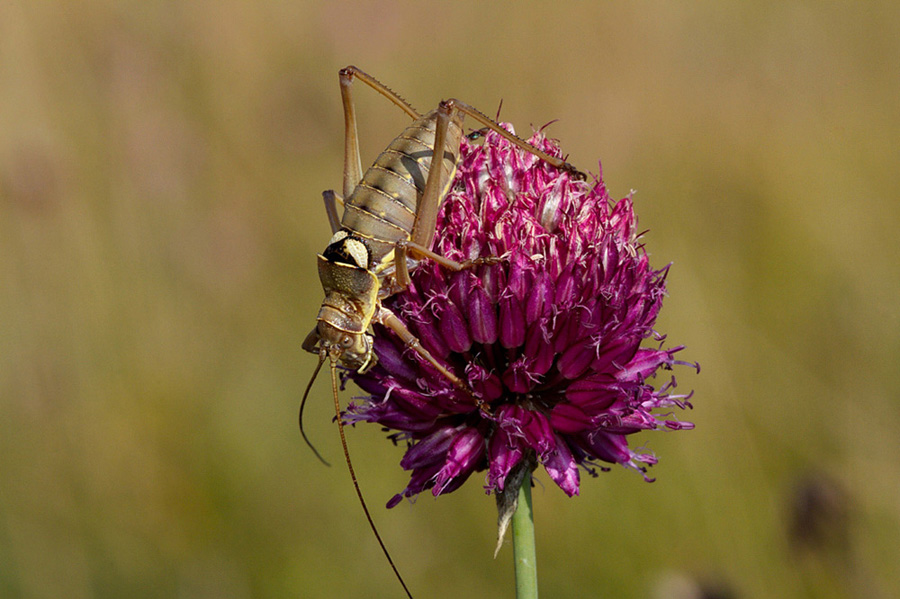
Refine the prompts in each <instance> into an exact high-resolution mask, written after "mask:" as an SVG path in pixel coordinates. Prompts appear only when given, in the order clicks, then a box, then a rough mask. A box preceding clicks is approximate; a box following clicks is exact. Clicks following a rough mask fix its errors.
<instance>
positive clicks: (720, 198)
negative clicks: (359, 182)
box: [0, 0, 900, 599]
mask: <svg viewBox="0 0 900 599" xmlns="http://www.w3.org/2000/svg"><path fill="white" fill-rule="evenodd" d="M504 4H506V3H504ZM347 64H356V65H358V66H360V67H362V68H364V69H365V70H367V71H368V72H370V73H372V74H373V75H375V76H376V77H378V78H379V79H381V80H382V81H384V82H385V83H387V84H388V85H390V86H391V87H392V88H394V89H395V90H397V91H399V92H400V93H402V95H404V97H406V98H407V99H409V100H410V102H412V104H413V105H414V106H416V107H418V108H419V109H420V110H427V109H430V108H431V107H433V106H435V105H436V103H437V101H438V100H439V99H441V98H444V97H450V96H457V97H459V98H461V99H464V100H466V101H468V102H470V103H472V104H474V105H475V106H478V107H480V108H481V109H482V110H483V111H484V112H486V113H488V114H494V113H495V112H496V111H497V108H498V106H499V105H500V102H501V100H502V101H503V106H502V113H501V117H502V119H503V120H507V121H511V122H513V123H514V124H515V125H516V127H517V128H518V130H519V131H520V132H522V133H525V134H527V133H529V132H530V130H531V128H532V127H540V126H542V125H544V124H546V123H547V122H549V121H551V120H554V119H558V121H557V122H556V123H555V124H553V125H552V126H551V127H550V129H549V132H550V134H551V135H553V136H555V137H557V138H559V139H561V140H562V144H563V148H564V150H566V151H567V152H569V155H570V159H571V161H572V162H573V163H575V164H577V165H579V166H581V167H582V168H584V169H587V170H592V171H594V172H596V171H597V169H598V161H600V160H602V163H603V173H604V177H605V179H606V181H607V183H608V185H609V187H610V189H611V191H612V193H613V195H614V196H615V197H622V196H624V195H626V194H628V193H629V191H630V190H632V189H634V190H635V191H636V196H635V200H636V207H637V211H638V214H639V215H640V218H641V225H642V228H646V229H649V233H648V234H647V236H646V237H645V240H646V242H647V245H648V249H649V251H650V253H651V256H652V260H653V261H654V263H655V265H656V266H657V267H661V266H663V265H665V264H666V263H668V262H670V261H671V262H673V267H672V270H671V273H670V276H669V292H670V294H669V298H668V299H667V302H666V305H665V307H664V310H663V314H662V317H661V319H660V322H659V327H658V328H659V330H660V331H662V332H665V333H668V335H669V341H670V342H671V343H672V344H682V343H683V344H686V345H687V346H688V349H687V350H686V351H685V352H683V353H682V354H681V356H682V357H684V358H685V359H690V360H697V361H699V362H701V364H702V372H701V373H700V375H699V376H698V375H694V374H693V373H692V372H691V371H690V370H688V369H683V370H682V371H681V372H680V387H679V389H684V390H689V389H694V390H695V392H696V393H695V396H694V399H693V403H694V405H695V409H694V410H693V412H691V413H690V414H688V415H686V417H688V418H689V419H691V420H693V421H694V422H695V423H696V425H697V428H696V430H694V431H691V432H680V433H644V434H643V435H641V436H639V437H637V438H635V439H634V442H635V443H637V444H638V445H644V446H646V447H648V448H649V449H651V450H653V451H655V452H656V453H657V455H658V456H659V457H660V459H661V462H660V464H659V465H658V466H657V467H655V468H653V470H652V471H651V474H653V475H654V476H655V477H656V478H657V481H656V482H655V483H653V484H647V483H645V482H643V480H642V479H641V477H640V476H638V475H636V474H635V473H633V472H629V471H625V470H623V469H621V468H615V469H613V470H612V472H609V473H607V474H604V475H603V476H601V477H600V478H598V479H586V480H585V481H584V482H583V485H582V493H581V496H580V497H578V498H573V499H569V498H566V497H565V496H564V494H563V493H562V492H561V491H560V490H559V489H557V488H556V487H555V486H554V485H553V484H552V483H550V482H548V481H547V479H546V477H543V478H541V483H540V484H539V486H538V487H537V489H536V490H535V511H536V520H537V527H538V560H539V569H540V582H541V587H542V592H543V593H544V595H545V596H547V597H601V596H602V597H634V598H638V597H674V598H676V599H677V598H681V597H685V598H687V597H700V596H703V595H702V593H706V595H705V596H716V597H729V598H730V597H733V598H750V597H825V598H830V597H875V598H882V597H884V598H886V597H895V596H897V593H898V592H900V591H898V588H900V574H898V569H897V567H896V560H897V556H898V555H900V459H898V458H900V452H898V441H897V439H898V438H900V410H898V398H900V377H898V368H897V365H898V359H900V319H898V298H900V274H898V269H897V261H898V257H900V241H898V237H900V235H898V233H897V231H898V229H900V201H898V200H900V168H898V149H900V108H898V106H900V101H898V99H900V9H898V8H897V4H896V3H895V2H892V1H883V2H834V3H818V2H799V1H792V2H755V3H748V2H736V1H730V2H693V3H672V2H642V3H595V2H571V3H555V4H552V5H551V4H550V3H541V2H520V3H516V4H514V5H513V4H512V3H509V4H508V5H506V6H500V5H496V6H495V5H491V4H489V3H480V2H473V1H469V0H460V1H458V2H454V3H452V4H451V3H442V2H434V1H424V2H412V1H401V0H394V1H392V0H380V1H379V2H359V3H354V2H328V3H326V2H311V1H308V0H295V1H291V2H286V1H259V2H253V3H249V2H243V1H235V0H224V1H223V0H218V1H216V2H211V1H197V2H189V3H179V2H162V1H150V2H145V1H140V2H138V1H126V0H119V1H112V0H83V1H81V2H71V3H69V2H55V3H54V2H29V1H24V0H23V1H17V0H13V1H11V2H10V1H5V2H2V3H0V394H2V395H0V427H2V430H0V596H2V597H35V598H38V597H54V598H55V597H67V598H73V599H77V598H82V597H137V598H140V597H185V598H206V597H209V598H219V597H223V598H245V597H310V598H316V597H382V596H383V597H399V596H401V591H400V588H399V586H398V585H397V583H396V581H394V580H393V578H392V574H391V571H390V569H389V568H388V566H387V565H386V563H385V562H384V560H383V558H382V556H381V554H380V552H379V549H378V547H377V544H376V543H375V540H374V539H373V538H372V535H371V533H370V531H369V530H368V528H367V527H366V524H365V521H364V518H363V515H362V513H361V510H360V508H359V506H358V504H357V503H356V497H355V495H354V492H353V489H352V487H351V485H350V481H349V477H348V476H347V473H346V470H345V468H344V466H343V465H341V463H340V447H339V443H338V437H337V432H336V430H335V427H334V425H333V423H332V422H331V418H332V412H331V409H332V408H331V404H330V398H329V395H330V392H329V388H328V383H327V379H323V380H320V381H319V382H318V383H317V384H316V387H315V390H314V393H313V396H312V398H311V402H310V405H309V406H308V412H307V417H308V420H307V425H308V427H309V432H310V435H311V436H312V437H313V439H314V441H315V442H316V443H317V445H318V446H319V448H320V450H322V451H323V453H325V454H326V455H327V456H328V457H329V458H331V459H332V461H334V462H335V463H336V466H335V467H333V468H325V467H323V466H322V465H321V464H319V463H318V462H317V461H316V460H315V459H314V457H313V456H312V454H311V453H310V452H309V450H308V449H307V448H306V447H305V446H304V445H303V443H302V442H301V439H300V437H299V434H298V432H297V425H296V411H297V406H298V401H299V398H300V396H301V394H302V392H303V388H304V386H305V384H306V382H307V380H308V377H309V375H310V374H311V371H312V369H313V366H314V364H315V358H314V357H313V356H311V355H308V354H305V353H304V352H303V351H302V350H301V348H300V344H301V342H302V340H303V338H304V337H305V335H306V333H307V332H308V331H309V329H310V328H311V327H312V325H313V322H314V317H315V314H316V310H317V308H318V305H319V303H320V301H321V292H320V290H319V286H318V281H317V277H316V271H315V259H314V256H315V253H316V252H317V251H320V250H321V249H322V248H323V247H324V246H325V244H326V241H327V239H328V238H329V237H330V235H329V231H328V226H327V223H326V219H325V215H324V212H323V210H322V208H321V199H320V197H321V196H320V193H321V191H322V190H323V189H328V188H337V187H340V182H341V160H342V113H341V105H340V95H339V90H338V78H337V71H338V69H339V68H340V67H343V66H345V65H347ZM358 98H359V102H358V109H359V113H360V118H361V123H362V126H361V136H362V151H363V156H364V158H366V159H370V160H371V159H374V157H375V155H376V153H377V152H378V151H379V150H380V149H381V148H383V147H384V146H386V145H387V143H388V142H389V140H390V139H391V138H392V137H393V136H394V135H396V133H397V132H399V130H400V129H401V127H402V126H403V125H404V124H405V122H406V120H405V117H404V115H403V114H402V113H401V112H400V111H398V110H397V109H396V108H394V107H393V106H391V105H389V104H388V103H387V102H386V101H385V100H383V99H382V98H381V97H380V96H378V95H377V94H374V93H372V92H369V91H368V90H366V89H365V88H363V87H359V93H358ZM352 395H353V392H352V391H349V390H348V391H347V392H345V393H344V394H343V398H344V400H345V401H346V400H347V399H349V398H350V397H351V396H352ZM350 444H351V451H352V452H353V455H354V456H355V462H356V467H357V470H358V472H359V473H360V478H361V484H362V487H363V489H364V492H365V493H366V495H367V497H368V498H369V503H370V505H371V507H372V508H373V511H374V514H375V518H376V520H377V523H378V525H379V526H380V528H381V531H382V534H383V535H384V537H385V539H386V542H387V544H388V546H389V547H390V549H391V550H392V552H393V555H394V558H395V560H396V562H397V563H398V565H399V567H400V569H401V570H402V572H403V573H404V575H405V577H406V579H407V581H408V583H409V585H410V587H411V588H412V590H413V592H414V594H415V595H416V596H417V597H434V598H440V597H512V596H513V584H512V565H511V559H512V551H511V548H510V547H509V545H507V547H506V548H504V549H503V551H501V554H500V556H499V558H498V559H496V560H494V559H492V557H491V553H492V550H493V545H494V536H495V518H496V513H495V509H494V504H493V499H492V498H491V497H487V496H485V495H484V493H483V490H482V489H481V485H480V480H478V479H477V477H476V478H473V480H472V481H471V482H470V483H469V484H468V485H467V486H466V487H464V488H463V489H461V490H460V491H458V492H456V493H454V494H452V495H449V496H445V497H441V498H440V499H438V500H433V499H432V498H431V496H430V495H426V496H422V497H420V499H419V501H418V502H417V503H415V504H414V505H410V504H408V503H404V504H401V505H400V506H399V507H397V508H395V509H393V510H390V511H387V510H385V509H384V508H383V505H384V502H385V501H387V499H388V498H390V497H391V496H392V495H393V494H394V493H395V492H397V491H398V490H399V489H401V488H402V487H403V486H404V485H405V482H406V475H405V474H404V473H403V472H402V471H401V470H400V469H399V467H398V466H397V462H398V461H399V459H400V457H401V451H400V449H399V448H395V447H393V446H392V445H391V444H390V443H389V442H387V441H385V439H384V435H383V433H381V432H380V431H379V430H378V429H377V427H371V426H370V427H357V428H356V429H354V430H352V431H351V432H350Z"/></svg>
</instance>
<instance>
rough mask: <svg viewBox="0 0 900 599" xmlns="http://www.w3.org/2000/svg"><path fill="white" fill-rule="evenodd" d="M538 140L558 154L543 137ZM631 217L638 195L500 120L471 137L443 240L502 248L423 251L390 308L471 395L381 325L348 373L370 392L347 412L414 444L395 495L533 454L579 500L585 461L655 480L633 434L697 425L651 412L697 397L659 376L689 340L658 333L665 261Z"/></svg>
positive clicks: (493, 481)
mask: <svg viewBox="0 0 900 599" xmlns="http://www.w3.org/2000/svg"><path fill="white" fill-rule="evenodd" d="M531 143H532V144H534V145H535V146H537V147H538V148H540V149H542V150H544V151H545V152H547V153H549V154H551V155H554V156H560V151H559V148H558V147H557V145H556V144H555V143H554V142H553V141H551V140H548V139H546V138H544V137H543V136H542V135H540V134H537V135H535V136H534V137H533V138H532V139H531ZM636 222H637V221H636V218H635V215H634V211H633V206H632V203H631V199H630V198H624V199H622V200H620V201H618V202H616V203H615V204H613V203H612V202H611V201H610V198H609V195H608V193H607V190H606V186H605V185H604V183H603V181H602V180H601V179H600V178H598V179H597V180H596V181H595V182H594V183H593V184H591V183H587V182H583V181H579V180H577V179H575V178H574V177H573V176H572V175H571V174H570V173H568V172H565V171H562V170H559V169H555V168H553V167H552V166H549V165H547V164H546V163H544V162H543V161H541V160H539V159H538V158H536V157H535V156H533V155H532V154H530V153H527V152H524V151H522V150H520V149H519V148H516V147H515V146H513V145H512V144H510V143H508V142H507V141H506V140H504V139H503V138H501V137H500V136H499V135H497V134H495V133H493V132H491V133H488V134H487V136H486V138H485V142H484V144H483V145H474V144H470V143H469V142H468V141H466V140H464V141H463V145H462V148H461V157H460V163H459V169H458V172H457V175H456V179H455V181H454V184H453V186H452V191H451V193H450V194H449V195H448V197H447V198H446V200H445V201H444V204H443V206H442V208H441V211H440V215H439V217H438V222H437V231H436V235H435V240H434V244H433V249H434V250H435V251H436V252H437V253H439V254H441V255H444V256H446V257H448V258H451V259H453V260H458V261H463V260H467V259H473V258H478V257H484V256H498V257H500V258H501V260H500V261H499V262H498V263H495V264H490V265H482V266H478V267H475V268H472V269H468V270H463V271H460V272H454V271H451V270H448V269H446V268H444V267H441V266H439V265H437V264H434V263H433V262H430V261H422V262H421V263H420V264H419V266H418V267H417V268H416V269H415V270H414V272H413V274H412V284H411V285H410V287H409V288H408V289H407V290H405V291H403V292H401V293H398V294H396V295H394V296H392V297H390V298H389V299H387V300H386V301H385V306H386V307H388V308H389V309H390V310H392V311H393V312H394V313H396V314H397V315H398V316H399V317H400V318H401V319H402V320H403V321H404V322H405V323H406V325H407V327H408V328H409V329H410V331H412V333H413V334H414V335H416V337H418V338H419V340H420V341H421V343H422V345H423V346H424V347H425V348H426V349H428V351H430V352H431V353H432V355H434V356H435V357H436V358H437V359H438V360H439V361H441V362H442V363H444V364H446V365H447V366H448V367H449V368H450V369H451V371H453V372H454V373H456V375H457V376H458V377H459V378H461V379H462V380H464V381H466V382H467V383H468V385H469V386H470V387H471V390H472V392H471V393H466V392H465V391H462V390H460V389H458V388H457V387H455V386H454V385H453V384H452V383H451V382H450V381H449V380H447V378H446V377H444V376H442V375H441V374H440V373H439V372H438V371H436V370H435V369H434V368H433V367H432V366H431V365H430V364H428V363H427V362H426V361H424V360H423V359H421V358H420V357H419V356H418V355H417V354H416V353H415V352H413V351H411V350H409V349H407V348H405V347H404V344H403V342H402V341H401V340H399V339H398V338H397V337H396V335H394V334H393V333H391V332H390V331H388V330H386V329H384V328H382V327H380V326H376V327H375V352H376V354H377V356H378V364H377V366H376V367H374V368H372V369H371V370H370V371H369V372H367V373H366V374H359V373H356V372H351V373H349V374H348V375H347V376H349V377H350V378H352V379H353V380H354V381H356V383H357V384H358V385H359V386H360V387H362V389H363V390H364V391H365V392H366V393H368V394H369V396H368V397H367V398H365V400H364V401H363V402H362V403H359V404H354V405H351V406H350V409H349V412H348V414H347V416H346V419H347V420H348V421H349V422H358V421H368V422H377V423H378V424H381V425H382V426H384V427H386V428H388V429H393V430H394V431H396V432H394V433H392V434H391V438H392V439H393V440H394V441H405V442H407V444H408V448H407V451H406V455H404V457H403V459H402V460H401V462H400V464H401V466H402V467H403V468H404V469H406V470H411V471H412V475H411V477H410V481H409V484H408V485H407V487H406V489H404V490H403V492H402V493H400V494H398V495H396V496H395V497H394V498H393V499H391V501H390V502H389V503H388V506H389V507H393V506H394V505H397V504H398V503H399V502H400V501H401V499H402V498H403V497H404V496H405V497H413V496H415V495H417V494H418V493H421V492H422V491H424V490H426V489H431V492H432V493H433V494H434V495H435V496H437V495H440V494H442V493H448V492H450V491H453V490H455V489H457V488H459V487H460V486H461V485H462V484H463V483H464V482H465V481H466V479H468V477H469V476H470V475H471V474H472V473H473V472H477V471H484V470H487V484H486V489H487V490H488V492H491V491H494V492H499V491H503V489H504V485H505V484H506V480H507V476H508V475H510V473H511V471H512V470H513V469H514V468H516V467H517V466H520V465H521V464H522V463H523V461H531V462H532V463H540V464H542V465H543V467H544V469H545V470H546V471H547V474H548V475H549V476H550V478H551V479H553V481H554V482H556V484H557V485H559V487H560V488H561V489H562V490H563V491H565V492H566V493H567V494H568V495H570V496H572V495H575V494H577V493H578V490H579V484H580V470H579V467H581V468H583V469H584V470H585V471H586V472H588V473H590V474H592V475H596V468H597V467H598V466H599V465H600V464H599V463H600V462H607V463H618V464H622V465H624V466H629V467H631V468H634V469H636V470H639V471H641V472H642V473H644V477H645V478H646V479H647V480H651V479H650V478H648V477H647V475H646V467H647V466H649V465H652V464H654V463H655V462H656V458H655V457H654V456H653V455H652V454H646V453H640V452H638V451H635V450H634V449H632V448H630V447H629V446H628V441H627V439H628V435H630V434H632V433H636V432H638V431H641V430H645V429H660V428H667V429H673V430H680V429H688V428H692V426H693V425H691V424H690V423H685V422H681V421H678V420H677V419H676V418H675V417H674V415H673V414H672V412H671V410H668V411H665V412H662V413H661V414H660V413H657V414H653V413H651V412H652V411H653V410H654V409H660V408H663V409H664V408H674V407H678V408H685V407H691V406H690V403H688V399H689V395H687V396H685V395H676V394H674V393H673V392H672V390H673V389H674V387H675V379H674V377H671V378H669V380H668V381H667V382H662V383H660V384H658V385H657V386H654V385H652V384H651V379H653V377H654V376H655V375H656V374H657V371H658V370H660V369H664V370H671V368H672V366H674V365H676V364H685V363H684V362H680V361H678V360H675V358H674V355H675V354H676V353H677V352H678V351H680V350H681V349H682V347H681V346H677V347H672V348H669V349H664V348H663V347H662V341H663V339H664V338H663V336H661V335H659V334H658V333H657V332H656V331H654V329H653V324H654V322H655V320H656V316H657V314H658V313H659V310H660V307H661V305H662V299H663V296H664V295H665V277H666V273H667V271H668V267H665V268H663V269H662V270H653V269H652V268H651V267H650V263H649V260H648V257H647V254H646V252H645V251H644V247H643V245H642V243H641V242H640V241H639V235H638V234H637V233H636V229H635V227H636ZM648 338H649V339H651V340H652V342H651V344H650V345H649V346H648V347H641V343H642V341H644V340H645V339H648ZM479 404H482V407H479ZM601 469H603V470H607V469H608V468H606V467H601Z"/></svg>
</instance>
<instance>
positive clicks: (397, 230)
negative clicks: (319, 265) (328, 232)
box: [341, 111, 462, 264]
mask: <svg viewBox="0 0 900 599" xmlns="http://www.w3.org/2000/svg"><path fill="white" fill-rule="evenodd" d="M436 123H437V111H432V112H430V113H428V114H426V115H425V116H423V117H421V118H419V119H418V120H416V121H414V122H413V123H412V124H411V125H410V126H409V127H407V128H406V129H405V130H404V131H403V133H401V134H400V136H399V137H397V139H395V140H394V141H393V142H391V145H390V146H388V148H387V149H386V150H385V151H384V152H382V153H381V154H380V155H379V156H378V159H377V160H376V161H375V164H373V165H372V166H371V167H370V168H369V170H367V171H366V173H365V174H364V175H363V178H362V181H360V182H359V185H357V186H356V189H354V191H353V193H352V194H351V195H350V197H349V198H347V199H346V200H345V202H344V216H343V218H342V219H341V225H342V226H343V227H344V228H346V229H350V230H351V231H353V232H354V233H356V234H357V235H358V236H360V237H363V238H366V239H367V240H368V241H369V246H370V249H371V250H372V261H373V263H376V264H377V263H378V262H380V261H381V259H382V258H383V257H384V256H385V255H387V254H388V253H389V252H390V251H391V250H393V249H394V244H395V243H396V242H397V241H399V240H401V239H409V236H410V233H412V229H413V225H414V224H415V221H416V206H417V205H418V203H419V201H420V200H421V198H422V192H423V191H424V190H425V182H426V181H427V180H428V172H429V170H430V168H431V158H432V155H433V147H434V132H435V126H436ZM461 137H462V115H461V114H460V115H459V116H457V115H454V116H453V117H452V118H451V120H450V125H449V127H448V131H447V139H446V143H445V147H444V160H443V162H442V167H443V172H442V173H441V176H442V181H443V183H444V189H442V190H441V196H440V197H441V198H442V199H443V197H444V196H445V195H446V192H447V190H448V189H449V186H450V184H451V183H452V181H453V176H454V175H455V174H456V161H457V154H458V153H459V144H460V139H461Z"/></svg>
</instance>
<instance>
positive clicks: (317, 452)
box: [297, 349, 331, 466]
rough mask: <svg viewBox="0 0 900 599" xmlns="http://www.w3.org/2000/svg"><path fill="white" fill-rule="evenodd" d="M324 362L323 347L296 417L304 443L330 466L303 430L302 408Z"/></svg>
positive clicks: (320, 459)
mask: <svg viewBox="0 0 900 599" xmlns="http://www.w3.org/2000/svg"><path fill="white" fill-rule="evenodd" d="M324 363H325V350H324V349H323V350H322V351H321V352H319V363H318V364H317V365H316V369H315V370H314V371H313V374H312V378H311V379H309V384H307V385H306V391H304V392H303V399H302V400H301V401H300V415H299V416H298V417H297V420H298V422H299V423H300V434H301V435H302V436H303V440H304V441H306V444H307V445H308V446H309V448H310V449H312V452H313V453H314V454H316V457H317V458H319V461H320V462H322V463H323V464H325V465H326V466H331V464H329V463H328V461H327V460H326V459H325V458H323V457H322V454H320V453H319V450H318V449H316V448H315V446H313V444H312V442H311V441H310V440H309V437H307V436H306V431H304V430H303V408H304V407H305V406H306V398H307V397H309V390H310V389H312V386H313V383H314V382H315V381H316V377H317V376H318V375H319V371H320V370H322V364H324Z"/></svg>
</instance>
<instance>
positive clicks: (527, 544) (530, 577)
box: [512, 471, 538, 599]
mask: <svg viewBox="0 0 900 599" xmlns="http://www.w3.org/2000/svg"><path fill="white" fill-rule="evenodd" d="M512 536H513V559H514V560H515V568H516V599H537V596H538V585H537V553H536V551H535V545H534V517H533V514H532V511H531V472H530V471H529V472H528V473H527V474H526V475H525V480H523V481H522V486H521V487H519V499H518V505H517V506H516V513H515V514H513V517H512Z"/></svg>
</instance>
